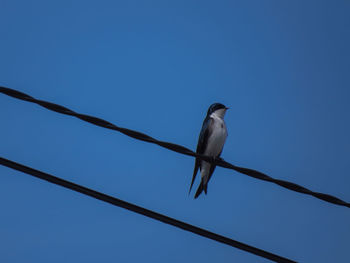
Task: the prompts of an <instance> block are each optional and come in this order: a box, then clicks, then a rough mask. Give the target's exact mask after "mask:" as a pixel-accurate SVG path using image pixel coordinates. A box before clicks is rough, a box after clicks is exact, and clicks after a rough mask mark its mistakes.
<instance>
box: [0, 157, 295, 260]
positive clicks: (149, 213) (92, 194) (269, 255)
mask: <svg viewBox="0 0 350 263" xmlns="http://www.w3.org/2000/svg"><path fill="white" fill-rule="evenodd" d="M0 164H1V165H4V166H7V167H9V168H12V169H14V170H17V171H21V172H23V173H26V174H29V175H31V176H34V177H37V178H39V179H42V180H45V181H48V182H50V183H53V184H56V185H60V186H62V187H65V188H68V189H70V190H73V191H75V192H79V193H82V194H84V195H88V196H90V197H93V198H96V199H98V200H101V201H103V202H106V203H110V204H112V205H115V206H119V207H122V208H124V209H127V210H130V211H133V212H135V213H138V214H141V215H144V216H147V217H150V218H153V219H155V220H158V221H160V222H163V223H166V224H169V225H172V226H175V227H178V228H181V229H183V230H186V231H189V232H192V233H194V234H197V235H200V236H202V237H206V238H208V239H212V240H214V241H217V242H221V243H224V244H226V245H229V246H231V247H235V248H238V249H241V250H244V251H246V252H249V253H252V254H255V255H257V256H260V257H264V258H266V259H270V260H272V261H275V262H286V263H291V262H295V261H293V260H290V259H287V258H284V257H281V256H278V255H276V254H273V253H270V252H267V251H265V250H262V249H259V248H256V247H253V246H249V245H247V244H244V243H242V242H239V241H236V240H233V239H231V238H228V237H225V236H222V235H219V234H216V233H214V232H210V231H208V230H206V229H203V228H199V227H197V226H194V225H191V224H188V223H185V222H182V221H179V220H177V219H174V218H172V217H169V216H166V215H163V214H160V213H157V212H154V211H152V210H149V209H146V208H143V207H141V206H137V205H134V204H132V203H128V202H126V201H123V200H121V199H118V198H115V197H113V196H110V195H106V194H104V193H101V192H97V191H95V190H92V189H90V188H87V187H84V186H81V185H78V184H75V183H72V182H69V181H67V180H64V179H61V178H59V177H56V176H53V175H50V174H48V173H44V172H41V171H39V170H36V169H33V168H31V167H28V166H25V165H22V164H19V163H16V162H14V161H11V160H8V159H5V158H2V157H0Z"/></svg>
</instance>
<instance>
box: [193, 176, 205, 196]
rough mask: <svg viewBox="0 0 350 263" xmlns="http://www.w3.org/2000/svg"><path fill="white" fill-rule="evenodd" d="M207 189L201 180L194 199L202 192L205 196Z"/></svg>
mask: <svg viewBox="0 0 350 263" xmlns="http://www.w3.org/2000/svg"><path fill="white" fill-rule="evenodd" d="M207 188H208V184H204V183H203V180H202V181H201V183H200V185H199V186H198V189H197V192H196V194H195V195H194V199H197V197H198V196H199V195H200V194H201V193H202V192H203V190H204V193H205V194H207Z"/></svg>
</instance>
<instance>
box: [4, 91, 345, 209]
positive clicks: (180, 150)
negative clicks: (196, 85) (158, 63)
mask: <svg viewBox="0 0 350 263" xmlns="http://www.w3.org/2000/svg"><path fill="white" fill-rule="evenodd" d="M0 92H1V93H3V94H6V95H8V96H10V97H14V98H17V99H20V100H24V101H29V102H32V103H36V104H38V105H40V106H42V107H44V108H47V109H49V110H52V111H55V112H58V113H62V114H65V115H70V116H74V117H76V118H79V119H81V120H83V121H86V122H89V123H91V124H94V125H97V126H100V127H103V128H107V129H111V130H115V131H119V132H121V133H123V134H125V135H127V136H129V137H132V138H134V139H137V140H141V141H145V142H149V143H153V144H157V145H159V146H161V147H164V148H166V149H169V150H171V151H174V152H178V153H182V154H185V155H189V156H194V157H198V158H200V159H202V160H205V161H208V162H211V163H215V164H216V165H218V166H221V167H225V168H228V169H231V170H235V171H237V172H239V173H242V174H245V175H248V176H250V177H253V178H256V179H260V180H264V181H268V182H271V183H275V184H277V185H279V186H282V187H284V188H287V189H289V190H292V191H295V192H299V193H302V194H306V195H311V196H314V197H316V198H318V199H321V200H323V201H326V202H329V203H332V204H336V205H341V206H346V207H350V203H348V202H345V201H343V200H341V199H339V198H337V197H335V196H332V195H329V194H324V193H318V192H313V191H311V190H309V189H307V188H305V187H303V186H300V185H298V184H295V183H292V182H288V181H284V180H279V179H275V178H272V177H270V176H268V175H266V174H264V173H262V172H259V171H256V170H253V169H249V168H244V167H239V166H236V165H233V164H231V163H228V162H226V161H224V160H223V159H221V158H219V159H215V158H212V157H209V156H204V155H200V154H196V153H195V152H193V151H191V150H190V149H188V148H186V147H184V146H181V145H178V144H174V143H170V142H165V141H160V140H157V139H155V138H153V137H151V136H148V135H146V134H144V133H141V132H138V131H134V130H130V129H126V128H122V127H118V126H116V125H114V124H112V123H110V122H108V121H105V120H103V119H100V118H97V117H93V116H89V115H86V114H81V113H77V112H75V111H72V110H70V109H68V108H66V107H63V106H61V105H58V104H55V103H52V102H48V101H44V100H38V99H35V98H33V97H31V96H29V95H27V94H25V93H22V92H20V91H17V90H14V89H9V88H6V87H1V86H0Z"/></svg>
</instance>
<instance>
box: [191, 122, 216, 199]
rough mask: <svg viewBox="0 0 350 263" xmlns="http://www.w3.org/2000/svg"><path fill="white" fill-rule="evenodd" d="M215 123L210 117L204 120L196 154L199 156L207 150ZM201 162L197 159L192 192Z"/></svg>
mask: <svg viewBox="0 0 350 263" xmlns="http://www.w3.org/2000/svg"><path fill="white" fill-rule="evenodd" d="M212 121H213V119H212V118H210V117H206V118H205V119H204V122H203V125H202V130H201V133H200V134H199V138H198V144H197V150H196V153H199V154H203V153H204V150H205V148H206V147H207V142H208V138H209V136H210V135H211V133H212V130H211V122H212ZM200 162H201V160H200V159H199V158H196V161H195V164H194V170H193V176H192V182H191V186H190V191H189V193H190V192H191V189H192V186H193V183H194V179H195V178H196V175H197V172H198V169H199V166H200Z"/></svg>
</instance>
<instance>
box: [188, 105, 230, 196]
mask: <svg viewBox="0 0 350 263" xmlns="http://www.w3.org/2000/svg"><path fill="white" fill-rule="evenodd" d="M226 110H228V108H227V107H226V106H225V105H223V104H221V103H214V104H212V105H211V106H210V107H209V109H208V112H207V116H206V117H205V119H204V121H203V125H202V129H201V132H200V134H199V138H198V144H197V150H196V153H198V154H202V155H206V156H212V157H214V158H219V157H220V155H221V152H222V149H223V147H224V144H225V141H226V137H227V129H226V124H225V121H224V116H225V113H226ZM215 167H216V165H214V164H212V163H208V162H206V161H203V160H201V159H199V158H196V161H195V164H194V170H193V176H192V182H191V186H190V190H189V193H190V192H191V189H192V186H193V183H194V180H195V178H196V175H197V172H198V169H199V170H200V174H201V182H200V184H199V187H198V189H197V191H196V194H195V196H194V198H195V199H196V198H197V197H198V196H199V195H200V194H201V193H202V192H203V190H204V192H205V194H207V189H208V182H209V180H210V178H211V176H212V174H213V172H214V170H215Z"/></svg>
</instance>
